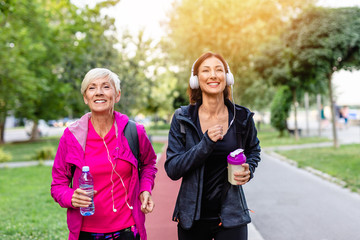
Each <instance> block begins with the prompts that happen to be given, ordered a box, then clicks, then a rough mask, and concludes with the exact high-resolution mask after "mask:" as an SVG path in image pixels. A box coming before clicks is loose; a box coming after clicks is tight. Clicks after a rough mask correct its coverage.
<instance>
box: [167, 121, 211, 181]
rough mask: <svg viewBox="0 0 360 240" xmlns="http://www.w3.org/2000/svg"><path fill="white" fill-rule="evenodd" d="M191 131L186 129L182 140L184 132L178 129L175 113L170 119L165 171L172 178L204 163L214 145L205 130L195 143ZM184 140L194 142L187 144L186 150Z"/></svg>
mask: <svg viewBox="0 0 360 240" xmlns="http://www.w3.org/2000/svg"><path fill="white" fill-rule="evenodd" d="M191 133H194V131H191V130H190V129H187V131H186V136H185V142H184V141H183V137H184V136H183V135H184V133H181V131H180V123H179V121H178V120H177V117H176V114H175V115H174V117H173V119H172V121H171V126H170V131H169V138H168V147H167V150H166V161H165V171H166V173H167V175H168V176H169V177H170V178H171V179H172V180H178V179H180V178H181V177H183V176H184V175H186V174H187V173H189V172H190V171H192V170H194V169H196V168H198V167H200V166H201V165H202V164H204V162H205V160H206V158H207V157H208V156H209V155H210V154H211V153H212V151H213V149H214V147H215V144H216V142H213V141H212V140H211V139H210V138H209V136H208V134H207V132H206V133H205V134H204V136H203V137H202V138H201V139H200V141H199V143H197V144H196V142H195V140H194V138H197V136H192V135H191ZM196 134H197V133H196ZM190 140H191V141H190ZM186 141H189V142H193V143H194V145H193V146H190V147H189V146H188V150H187V147H186Z"/></svg>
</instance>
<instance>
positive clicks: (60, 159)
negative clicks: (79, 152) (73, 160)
mask: <svg viewBox="0 0 360 240" xmlns="http://www.w3.org/2000/svg"><path fill="white" fill-rule="evenodd" d="M65 131H66V130H65ZM64 135H65V133H64ZM64 135H63V136H62V137H61V138H60V142H59V147H58V150H57V152H56V156H55V160H54V165H53V168H52V182H51V196H52V197H53V198H54V200H55V201H56V202H58V203H59V205H60V206H61V207H63V208H73V206H72V204H71V198H72V195H73V194H74V189H71V188H70V187H69V184H70V181H71V179H70V175H71V171H70V168H71V167H70V165H69V164H67V163H66V161H65V159H66V155H67V151H66V142H65V138H66V137H65V136H64Z"/></svg>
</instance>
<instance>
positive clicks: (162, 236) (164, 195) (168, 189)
mask: <svg viewBox="0 0 360 240" xmlns="http://www.w3.org/2000/svg"><path fill="white" fill-rule="evenodd" d="M163 149H164V151H163V153H162V154H161V156H160V159H159V160H158V162H157V165H156V166H157V168H158V172H157V174H156V178H155V187H154V190H153V191H152V198H153V200H154V202H155V208H154V211H153V212H152V213H150V214H147V215H146V222H145V226H146V231H147V235H148V239H149V240H177V223H176V222H173V221H172V220H171V218H172V214H173V210H174V206H175V202H176V197H177V193H178V191H179V188H180V183H181V180H178V181H173V180H171V179H170V178H169V177H168V176H167V174H166V172H165V169H164V163H165V159H166V146H165V147H164V148H163Z"/></svg>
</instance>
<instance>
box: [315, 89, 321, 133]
mask: <svg viewBox="0 0 360 240" xmlns="http://www.w3.org/2000/svg"><path fill="white" fill-rule="evenodd" d="M316 105H317V109H318V135H319V137H321V121H322V119H321V95H320V94H317V95H316Z"/></svg>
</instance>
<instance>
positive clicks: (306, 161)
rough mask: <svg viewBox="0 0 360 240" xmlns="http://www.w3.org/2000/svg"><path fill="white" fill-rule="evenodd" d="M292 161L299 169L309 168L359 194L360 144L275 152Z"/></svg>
mask: <svg viewBox="0 0 360 240" xmlns="http://www.w3.org/2000/svg"><path fill="white" fill-rule="evenodd" d="M277 153H279V154H281V155H282V156H285V157H286V158H288V159H291V160H294V161H296V162H297V163H298V166H299V167H306V166H310V167H312V168H314V169H317V170H319V171H321V172H324V173H327V174H329V175H331V176H333V177H335V178H338V179H340V180H342V181H344V182H346V187H348V188H350V189H351V190H352V191H355V192H359V193H360V174H359V173H360V144H351V145H341V146H340V147H339V148H338V149H335V148H333V147H323V148H308V149H296V150H286V151H277Z"/></svg>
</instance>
